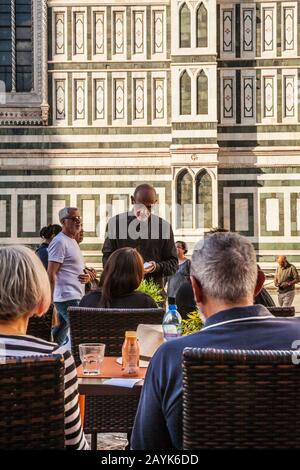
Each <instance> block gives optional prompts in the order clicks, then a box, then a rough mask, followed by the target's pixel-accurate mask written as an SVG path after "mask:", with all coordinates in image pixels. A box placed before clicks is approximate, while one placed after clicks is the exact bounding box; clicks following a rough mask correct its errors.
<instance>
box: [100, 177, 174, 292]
mask: <svg viewBox="0 0 300 470" xmlns="http://www.w3.org/2000/svg"><path fill="white" fill-rule="evenodd" d="M131 202H132V204H133V209H132V211H130V212H125V213H123V214H118V215H116V216H115V217H112V218H111V219H110V220H109V221H108V225H107V228H106V238H105V242H104V245H103V249H102V252H103V266H105V263H106V261H107V260H108V258H109V256H110V255H111V253H113V252H114V251H115V250H117V249H118V248H123V247H132V248H136V249H137V251H138V252H139V253H140V254H141V255H142V257H143V259H144V261H145V268H144V272H145V277H146V279H147V278H150V277H151V278H153V280H154V281H155V282H156V283H158V284H159V285H160V286H161V287H163V278H164V277H167V276H171V275H172V274H174V273H175V272H176V270H177V267H178V259H177V253H176V247H175V243H174V235H173V231H172V228H171V226H170V224H169V223H168V222H166V221H165V220H163V219H161V218H160V217H157V216H156V215H154V214H152V213H151V210H152V208H153V206H154V205H155V204H156V202H157V194H156V191H155V189H154V187H153V186H151V185H150V184H141V185H140V186H138V187H137V188H136V190H135V191H134V195H133V196H131Z"/></svg>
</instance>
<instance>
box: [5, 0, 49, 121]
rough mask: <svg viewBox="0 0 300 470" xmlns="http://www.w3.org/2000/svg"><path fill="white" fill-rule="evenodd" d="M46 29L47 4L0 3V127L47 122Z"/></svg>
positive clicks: (27, 0) (43, 0)
mask: <svg viewBox="0 0 300 470" xmlns="http://www.w3.org/2000/svg"><path fill="white" fill-rule="evenodd" d="M46 25H47V0H34V1H33V0H1V1H0V111H1V113H0V125H28V124H29V125H32V124H38V125H39V124H47V122H48V110H49V105H48V102H47V100H48V69H47V55H48V38H47V26H46ZM3 97H4V99H3ZM6 109H7V110H9V111H8V112H6Z"/></svg>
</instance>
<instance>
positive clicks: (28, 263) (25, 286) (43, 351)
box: [0, 246, 89, 450]
mask: <svg viewBox="0 0 300 470" xmlns="http://www.w3.org/2000/svg"><path fill="white" fill-rule="evenodd" d="M50 301H51V291H50V284H49V280H48V276H47V272H46V270H45V268H44V266H43V264H42V262H41V260H40V259H39V258H38V257H37V256H36V255H35V254H34V253H33V251H31V250H30V249H29V248H26V247H22V246H9V247H2V248H0V342H1V345H2V348H1V349H0V359H1V357H2V359H3V356H5V357H6V356H13V357H27V356H41V355H43V356H44V355H49V354H61V355H62V356H63V357H64V364H65V377H64V381H65V445H66V448H67V449H70V450H75V449H76V450H87V449H88V448H89V447H88V444H87V442H86V439H85V436H84V434H83V431H82V427H81V421H80V411H79V405H78V382H77V374H76V367H75V362H74V359H73V357H72V355H71V353H70V352H69V351H68V350H67V349H66V348H65V347H64V346H58V345H57V344H54V343H49V342H47V341H44V340H42V339H39V338H35V337H33V336H27V335H26V331H27V326H28V322H29V319H30V317H32V316H33V315H37V316H42V315H43V313H44V312H46V311H47V310H48V308H49V305H50ZM0 368H1V366H0ZM19 386H20V387H22V384H20V383H19ZM49 386H51V384H49ZM36 398H37V400H38V399H39V397H38V396H37V397H36ZM7 413H8V414H9V410H7Z"/></svg>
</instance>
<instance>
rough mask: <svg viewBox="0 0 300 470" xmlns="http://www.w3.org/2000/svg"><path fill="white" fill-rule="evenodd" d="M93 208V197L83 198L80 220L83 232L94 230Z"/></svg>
mask: <svg viewBox="0 0 300 470" xmlns="http://www.w3.org/2000/svg"><path fill="white" fill-rule="evenodd" d="M95 210H96V208H95V201H94V200H93V199H85V200H83V201H82V212H83V213H82V217H83V219H82V220H83V229H84V231H85V232H95V229H96V221H95Z"/></svg>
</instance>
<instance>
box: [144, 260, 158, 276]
mask: <svg viewBox="0 0 300 470" xmlns="http://www.w3.org/2000/svg"><path fill="white" fill-rule="evenodd" d="M149 263H150V264H151V266H149V268H146V269H145V268H144V274H150V273H153V272H154V271H156V263H155V261H149Z"/></svg>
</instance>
